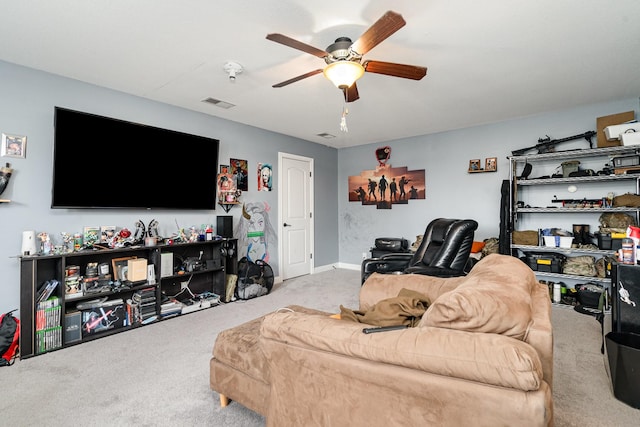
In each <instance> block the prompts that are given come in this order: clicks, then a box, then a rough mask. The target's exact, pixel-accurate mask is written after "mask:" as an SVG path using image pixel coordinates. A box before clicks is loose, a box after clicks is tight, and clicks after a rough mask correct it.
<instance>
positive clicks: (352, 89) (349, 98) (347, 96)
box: [342, 82, 360, 102]
mask: <svg viewBox="0 0 640 427" xmlns="http://www.w3.org/2000/svg"><path fill="white" fill-rule="evenodd" d="M342 92H343V93H344V100H345V102H353V101H357V100H358V99H360V95H358V86H356V83H355V82H353V84H352V85H351V86H349V87H348V88H346V89H342Z"/></svg>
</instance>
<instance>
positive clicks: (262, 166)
mask: <svg viewBox="0 0 640 427" xmlns="http://www.w3.org/2000/svg"><path fill="white" fill-rule="evenodd" d="M272 184H273V167H272V166H271V165H270V164H269V163H258V191H271V187H272Z"/></svg>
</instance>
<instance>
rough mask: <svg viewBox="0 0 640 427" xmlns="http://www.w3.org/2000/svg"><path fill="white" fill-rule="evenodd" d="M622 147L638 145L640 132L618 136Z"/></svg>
mask: <svg viewBox="0 0 640 427" xmlns="http://www.w3.org/2000/svg"><path fill="white" fill-rule="evenodd" d="M620 139H621V140H622V145H638V144H640V132H627V133H623V134H622V135H620Z"/></svg>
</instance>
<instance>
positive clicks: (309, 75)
mask: <svg viewBox="0 0 640 427" xmlns="http://www.w3.org/2000/svg"><path fill="white" fill-rule="evenodd" d="M321 72H322V69H318V70H313V71H309V72H308V73H306V74H302V75H300V76H298V77H294V78H292V79H289V80H285V81H283V82H280V83H278V84H275V85H273V86H272V87H282V86H286V85H289V84H291V83H295V82H297V81H298V80H302V79H306V78H307V77H311V76H315V75H316V74H320V73H321Z"/></svg>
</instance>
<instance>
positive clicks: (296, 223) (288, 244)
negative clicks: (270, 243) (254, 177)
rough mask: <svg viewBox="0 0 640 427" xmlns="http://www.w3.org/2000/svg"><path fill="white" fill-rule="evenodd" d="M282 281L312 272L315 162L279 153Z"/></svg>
mask: <svg viewBox="0 0 640 427" xmlns="http://www.w3.org/2000/svg"><path fill="white" fill-rule="evenodd" d="M278 163H279V167H278V174H279V179H278V182H279V183H280V188H279V191H278V205H279V207H280V209H278V212H279V215H278V216H279V219H280V224H279V227H278V228H279V233H278V234H279V235H280V237H281V239H280V241H281V242H282V244H281V245H280V248H281V253H280V260H282V262H281V271H280V274H281V275H282V280H286V279H290V278H292V277H297V276H302V275H305V274H311V272H312V271H313V159H310V158H307V157H301V156H296V155H293V154H286V153H279V154H278Z"/></svg>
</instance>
